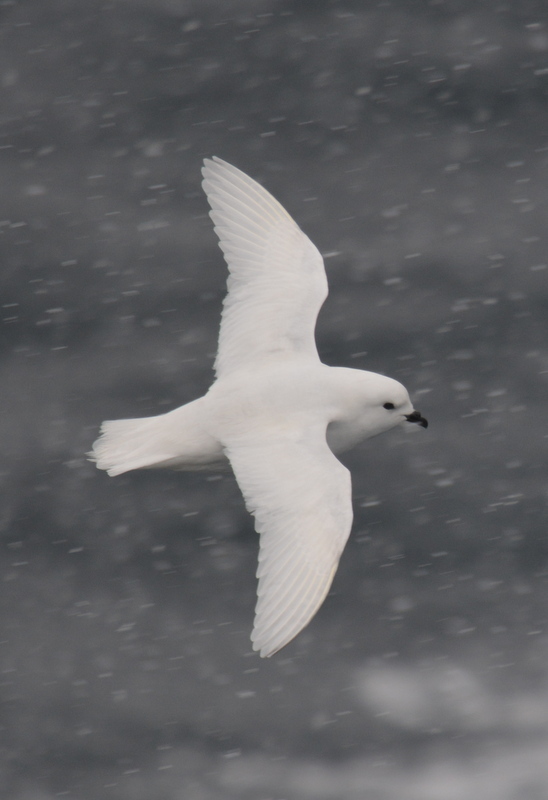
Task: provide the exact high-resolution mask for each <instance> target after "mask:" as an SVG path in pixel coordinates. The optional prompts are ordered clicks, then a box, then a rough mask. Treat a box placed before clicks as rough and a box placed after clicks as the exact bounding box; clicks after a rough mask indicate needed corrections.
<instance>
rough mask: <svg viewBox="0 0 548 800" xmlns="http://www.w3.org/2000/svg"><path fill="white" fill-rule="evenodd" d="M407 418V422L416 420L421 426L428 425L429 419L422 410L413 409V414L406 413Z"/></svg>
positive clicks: (425, 426)
mask: <svg viewBox="0 0 548 800" xmlns="http://www.w3.org/2000/svg"><path fill="white" fill-rule="evenodd" d="M405 419H406V420H407V422H416V423H417V425H420V426H421V428H427V427H428V420H427V419H425V418H424V417H423V416H422V414H421V412H420V411H413V412H411V414H406V415H405Z"/></svg>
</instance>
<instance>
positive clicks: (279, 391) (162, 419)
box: [90, 158, 427, 656]
mask: <svg viewBox="0 0 548 800" xmlns="http://www.w3.org/2000/svg"><path fill="white" fill-rule="evenodd" d="M202 171H203V176H204V181H203V187H204V189H205V192H206V194H207V197H208V200H209V203H210V205H211V212H210V213H211V218H212V219H213V222H214V223H215V231H216V232H217V235H218V236H219V243H220V246H221V249H222V251H223V253H224V255H225V259H226V261H227V264H228V267H229V272H230V275H229V278H228V294H227V296H226V298H225V301H224V305H223V314H222V320H221V329H220V334H219V348H218V353H217V358H216V361H215V371H216V375H217V380H216V381H215V383H214V384H213V386H212V387H211V389H210V390H209V392H208V393H207V394H206V395H204V397H201V398H199V399H197V400H195V401H193V402H192V403H188V404H187V405H185V406H181V407H180V408H177V409H174V410H173V411H171V412H169V413H167V414H162V415H160V416H157V417H150V418H147V419H137V420H117V421H113V420H109V421H107V422H104V423H103V425H102V428H101V436H100V438H99V439H98V440H97V441H96V442H95V444H94V446H93V451H92V453H91V454H90V457H91V458H92V459H93V460H94V461H96V463H97V466H98V467H99V468H100V469H105V470H107V472H108V473H109V474H110V475H118V474H120V473H122V472H126V471H128V470H131V469H138V468H143V467H148V468H160V467H171V468H174V469H185V470H195V469H208V468H212V469H215V468H218V467H219V466H222V465H223V463H225V464H226V459H227V458H228V460H229V461H230V464H231V466H232V468H233V470H234V474H235V476H236V480H237V481H238V484H239V486H240V489H241V490H242V494H243V495H244V499H245V502H246V506H247V508H248V509H249V511H250V512H251V513H252V514H253V515H254V517H255V523H256V529H257V531H258V532H259V534H260V552H259V568H258V572H257V577H258V578H259V586H258V602H257V607H256V614H255V623H254V628H253V633H252V636H251V638H252V641H253V647H254V649H255V650H259V651H260V654H261V656H271V655H273V653H275V652H276V651H277V650H279V649H280V648H281V647H283V646H284V645H286V644H287V643H288V642H289V641H290V640H291V639H293V638H294V636H296V635H297V634H298V633H299V632H300V631H301V630H302V629H303V628H304V627H305V625H307V624H308V622H309V621H310V620H311V619H312V617H313V616H314V614H315V613H316V611H317V610H318V608H319V607H320V605H321V604H322V602H323V600H324V598H325V596H326V594H327V592H328V591H329V587H330V586H331V582H332V580H333V576H334V574H335V571H336V569H337V565H338V562H339V558H340V555H341V553H342V550H343V548H344V545H345V543H346V540H347V538H348V535H349V533H350V528H351V525H352V503H351V483H350V473H349V472H348V470H347V469H346V468H345V467H344V466H343V465H342V464H341V463H340V461H338V459H337V458H336V456H335V455H334V453H336V452H339V451H341V450H344V449H347V448H348V447H351V446H353V445H354V444H356V443H357V442H359V441H361V440H362V439H365V438H367V437H369V436H374V435H375V434H377V433H381V432H382V431H385V430H388V429H390V428H392V427H394V426H395V425H398V424H400V423H402V422H405V421H406V420H407V421H410V422H416V423H419V424H421V425H422V426H423V427H426V424H427V423H426V420H425V419H424V418H423V417H422V416H421V415H420V413H419V412H417V411H414V410H413V407H412V405H411V402H410V400H409V396H408V394H407V391H406V390H405V388H404V387H403V386H402V385H401V384H400V383H398V382H397V381H394V380H392V379H391V378H386V377H384V376H381V375H377V374H375V373H372V372H365V371H362V370H354V369H344V368H340V367H327V366H325V365H324V364H322V363H321V362H320V360H319V357H318V353H317V350H316V345H315V341H314V327H315V323H316V317H317V314H318V311H319V309H320V307H321V305H322V303H323V301H324V299H325V297H326V295H327V280H326V276H325V270H324V267H323V261H322V258H321V256H320V254H319V252H318V250H317V249H316V248H315V247H314V245H313V244H312V243H311V242H310V240H309V239H308V237H307V236H305V234H304V233H303V232H302V231H301V230H300V228H299V227H298V226H297V225H296V223H295V222H294V221H293V220H292V219H291V217H290V216H289V215H288V214H287V212H286V211H285V209H284V208H283V207H282V206H281V205H280V204H279V203H278V202H277V201H276V200H275V199H274V198H273V197H272V196H271V195H270V194H269V193H268V192H267V191H266V190H265V189H263V187H262V186H260V185H259V184H258V183H256V182H255V181H253V180H252V179H251V178H249V177H248V176H247V175H245V174H244V173H243V172H241V171H240V170H238V169H236V168H235V167H233V166H231V165H230V164H227V163H226V162H225V161H222V160H221V159H219V158H215V159H214V160H209V159H206V160H205V162H204V167H203V170H202Z"/></svg>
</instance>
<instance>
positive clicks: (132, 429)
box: [87, 416, 174, 475]
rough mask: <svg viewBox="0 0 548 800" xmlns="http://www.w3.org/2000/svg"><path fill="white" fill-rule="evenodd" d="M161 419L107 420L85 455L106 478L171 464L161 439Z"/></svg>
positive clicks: (165, 446) (166, 448) (166, 445)
mask: <svg viewBox="0 0 548 800" xmlns="http://www.w3.org/2000/svg"><path fill="white" fill-rule="evenodd" d="M162 421H163V417H162V416H160V417H150V418H148V419H147V418H145V419H117V420H107V421H106V422H103V424H102V425H101V431H100V432H101V435H100V437H99V438H98V439H97V440H96V441H95V442H94V443H93V448H92V450H91V452H89V453H88V454H87V455H88V457H89V459H90V461H95V463H96V465H97V467H98V468H99V469H104V470H106V472H108V474H109V475H121V474H122V473H123V472H129V470H132V469H140V468H143V467H149V468H150V467H160V466H164V465H165V466H167V464H166V462H170V461H173V458H174V454H173V452H170V447H169V442H168V441H166V437H165V436H162V432H163V431H162V428H163V425H162Z"/></svg>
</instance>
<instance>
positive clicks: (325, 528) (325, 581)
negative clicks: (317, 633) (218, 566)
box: [225, 426, 352, 656]
mask: <svg viewBox="0 0 548 800" xmlns="http://www.w3.org/2000/svg"><path fill="white" fill-rule="evenodd" d="M225 449H226V454H227V455H228V458H229V459H230V462H231V464H232V468H233V469H234V473H235V475H236V479H237V481H238V484H239V486H240V489H241V490H242V493H243V495H244V499H245V502H246V505H247V508H248V509H249V511H251V513H252V514H253V515H254V516H255V527H256V529H257V531H258V532H259V533H260V552H259V568H258V571H257V577H258V578H259V586H258V598H259V599H258V602H257V607H256V610H255V624H254V628H253V634H252V636H251V638H252V641H253V648H254V649H255V650H259V651H260V654H261V656H271V655H273V654H274V653H275V652H276V651H277V650H279V649H280V648H281V647H283V646H284V645H286V644H287V643H288V642H289V641H291V639H293V637H294V636H296V635H297V634H298V633H299V632H300V631H301V630H302V629H303V628H304V627H305V625H307V624H308V623H309V622H310V620H311V619H312V617H313V616H314V614H315V613H316V611H317V610H318V609H319V607H320V605H321V604H322V602H323V600H324V598H325V596H326V594H327V592H328V591H329V587H330V586H331V582H332V580H333V577H334V575H335V571H336V569H337V565H338V562H339V558H340V555H341V553H342V551H343V548H344V545H345V544H346V540H347V539H348V535H349V533H350V528H351V526H352V498H351V494H352V492H351V481H350V473H349V471H348V470H347V469H346V467H344V466H343V465H342V464H341V462H340V461H338V459H337V458H335V456H334V455H333V453H332V452H331V450H330V449H329V447H328V445H327V443H326V440H325V430H322V429H321V428H320V426H316V427H315V428H314V427H311V428H309V429H307V430H305V431H304V432H303V431H302V430H301V431H296V430H291V429H285V430H278V429H276V430H274V429H272V430H271V431H269V433H268V434H263V435H261V434H258V435H257V433H256V432H250V433H249V434H247V435H245V436H240V437H238V438H237V439H235V440H234V441H231V442H228V443H226V448H225Z"/></svg>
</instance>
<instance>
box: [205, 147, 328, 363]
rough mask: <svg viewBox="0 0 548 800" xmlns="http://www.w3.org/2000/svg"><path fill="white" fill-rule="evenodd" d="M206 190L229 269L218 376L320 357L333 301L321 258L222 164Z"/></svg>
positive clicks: (213, 165)
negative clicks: (318, 338) (322, 326)
mask: <svg viewBox="0 0 548 800" xmlns="http://www.w3.org/2000/svg"><path fill="white" fill-rule="evenodd" d="M202 173H203V176H204V180H203V187H204V190H205V192H206V194H207V198H208V200H209V204H210V206H211V212H210V215H211V218H212V219H213V222H214V223H215V231H216V233H217V235H218V237H219V245H220V247H221V249H222V251H223V253H224V256H225V259H226V262H227V264H228V268H229V272H230V276H229V279H228V295H227V297H226V298H225V301H224V305H223V314H222V320H221V330H220V334H219V349H218V353H217V359H216V361H215V370H216V372H217V376H218V377H220V376H221V375H225V374H227V373H228V372H231V371H233V370H236V369H240V368H242V367H253V365H256V364H264V363H265V362H266V361H268V360H269V359H270V360H271V359H275V358H279V357H280V356H283V355H287V354H301V355H305V356H308V357H310V358H313V359H315V360H316V359H317V358H318V354H317V350H316V344H315V341H314V328H315V325H316V318H317V316H318V312H319V310H320V308H321V305H322V303H323V301H324V300H325V298H326V296H327V278H326V276H325V269H324V266H323V260H322V257H321V255H320V253H319V252H318V250H317V249H316V247H315V246H314V245H313V244H312V242H311V241H310V239H309V238H308V237H307V236H306V235H305V234H304V233H303V232H302V231H301V230H300V228H299V227H298V225H297V224H296V223H295V222H294V221H293V219H292V218H291V217H290V216H289V214H288V213H287V211H285V209H284V208H283V206H281V205H280V203H278V201H277V200H275V199H274V198H273V197H272V195H271V194H269V192H267V191H266V189H264V188H263V187H262V186H260V184H258V183H257V182H256V181H254V180H252V179H251V178H250V177H248V176H247V175H246V174H245V173H243V172H241V171H240V170H239V169H236V167H233V166H231V165H230V164H227V163H226V161H222V160H221V159H220V158H215V159H214V160H210V159H206V160H205V161H204V167H203V169H202Z"/></svg>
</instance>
